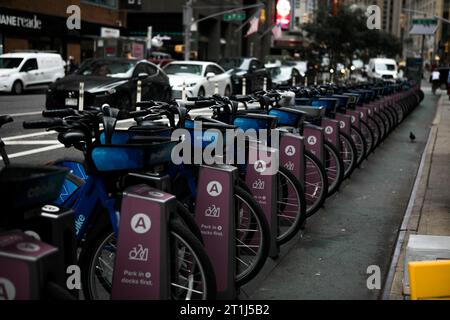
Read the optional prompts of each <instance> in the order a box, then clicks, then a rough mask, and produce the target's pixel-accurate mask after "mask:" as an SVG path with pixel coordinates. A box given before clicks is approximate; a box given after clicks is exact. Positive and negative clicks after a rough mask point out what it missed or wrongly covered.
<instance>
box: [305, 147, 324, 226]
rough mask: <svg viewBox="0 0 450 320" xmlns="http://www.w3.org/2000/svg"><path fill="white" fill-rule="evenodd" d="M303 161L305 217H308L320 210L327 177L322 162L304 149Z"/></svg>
mask: <svg viewBox="0 0 450 320" xmlns="http://www.w3.org/2000/svg"><path fill="white" fill-rule="evenodd" d="M305 163H306V172H305V198H306V217H307V218H309V217H311V216H313V215H314V214H316V213H317V211H319V210H320V208H321V207H322V206H323V204H324V203H325V200H326V199H327V194H328V178H327V172H326V171H325V167H324V165H323V164H322V162H320V160H319V159H318V158H317V157H316V156H314V155H313V154H312V153H311V152H309V151H306V150H305Z"/></svg>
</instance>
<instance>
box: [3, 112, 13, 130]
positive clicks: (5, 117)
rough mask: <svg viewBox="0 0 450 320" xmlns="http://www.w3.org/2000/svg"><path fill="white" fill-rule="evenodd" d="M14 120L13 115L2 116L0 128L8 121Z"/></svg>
mask: <svg viewBox="0 0 450 320" xmlns="http://www.w3.org/2000/svg"><path fill="white" fill-rule="evenodd" d="M13 121H14V119H13V118H11V116H8V115H4V116H0V128H1V127H2V126H3V125H5V124H7V123H10V122H13Z"/></svg>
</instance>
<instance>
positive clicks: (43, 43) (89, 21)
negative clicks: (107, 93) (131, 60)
mask: <svg viewBox="0 0 450 320" xmlns="http://www.w3.org/2000/svg"><path fill="white" fill-rule="evenodd" d="M133 2H134V1H133ZM72 5H76V6H78V7H79V8H80V16H81V28H80V29H73V30H69V28H68V26H67V20H68V18H69V17H70V16H71V15H72V14H73V13H74V11H70V10H68V8H69V7H70V6H72ZM130 8H134V7H133V6H131V7H129V5H128V0H120V1H119V0H58V1H54V0H40V1H29V0H2V1H0V48H1V49H2V52H4V53H6V52H12V51H17V50H48V51H56V52H58V53H60V54H61V55H62V56H63V58H64V59H67V57H68V56H73V57H74V58H75V61H76V62H78V63H79V62H81V61H82V60H84V59H86V58H90V57H93V56H96V55H97V56H98V55H119V54H120V53H121V51H122V49H123V48H118V44H117V39H115V40H114V39H111V38H110V36H108V35H106V36H105V35H102V33H103V30H106V31H110V32H111V33H112V34H114V37H115V38H118V37H120V36H119V34H123V33H124V30H125V28H126V26H127V14H126V13H127V11H126V10H128V9H130ZM135 9H139V8H138V7H136V8H135ZM68 12H69V13H68ZM102 36H103V37H102Z"/></svg>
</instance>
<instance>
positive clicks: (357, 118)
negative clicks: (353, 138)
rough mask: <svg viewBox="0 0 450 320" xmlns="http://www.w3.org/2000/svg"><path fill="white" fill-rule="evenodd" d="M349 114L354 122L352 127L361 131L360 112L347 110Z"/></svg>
mask: <svg viewBox="0 0 450 320" xmlns="http://www.w3.org/2000/svg"><path fill="white" fill-rule="evenodd" d="M347 114H348V115H349V116H350V118H351V120H352V125H353V126H355V127H356V128H358V129H361V121H360V114H359V112H358V111H356V110H347Z"/></svg>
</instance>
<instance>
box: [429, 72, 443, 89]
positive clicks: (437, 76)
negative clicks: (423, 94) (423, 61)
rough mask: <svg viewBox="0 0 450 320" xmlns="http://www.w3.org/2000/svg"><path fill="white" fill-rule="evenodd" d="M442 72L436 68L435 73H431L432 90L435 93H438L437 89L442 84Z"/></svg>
mask: <svg viewBox="0 0 450 320" xmlns="http://www.w3.org/2000/svg"><path fill="white" fill-rule="evenodd" d="M440 80H441V73H440V72H439V71H438V70H437V69H434V71H433V73H432V74H431V85H432V91H433V94H436V90H437V89H438V88H439V86H440V84H441V81H440Z"/></svg>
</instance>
